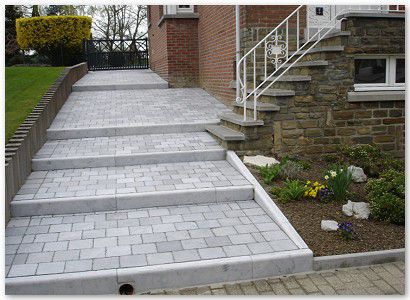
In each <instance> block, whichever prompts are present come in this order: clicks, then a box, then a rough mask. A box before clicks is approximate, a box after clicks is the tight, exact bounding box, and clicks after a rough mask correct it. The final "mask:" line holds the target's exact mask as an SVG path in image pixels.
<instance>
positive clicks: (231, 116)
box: [219, 113, 264, 127]
mask: <svg viewBox="0 0 410 300" xmlns="http://www.w3.org/2000/svg"><path fill="white" fill-rule="evenodd" d="M219 117H220V118H221V120H223V121H226V122H230V123H233V124H236V125H239V126H242V127H253V126H263V124H264V122H263V120H254V119H253V118H251V117H248V118H247V119H246V120H244V119H243V115H238V114H235V113H226V114H221V115H219Z"/></svg>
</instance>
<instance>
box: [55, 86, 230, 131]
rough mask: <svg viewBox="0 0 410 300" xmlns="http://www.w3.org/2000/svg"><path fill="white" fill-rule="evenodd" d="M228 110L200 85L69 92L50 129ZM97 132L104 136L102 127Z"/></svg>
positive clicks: (192, 118)
mask: <svg viewBox="0 0 410 300" xmlns="http://www.w3.org/2000/svg"><path fill="white" fill-rule="evenodd" d="M221 112H230V110H229V109H228V108H227V107H226V106H225V105H224V104H222V103H221V102H219V101H218V100H216V99H215V98H213V97H212V96H210V95H209V94H208V93H206V92H205V91H204V90H202V89H198V88H191V89H177V88H176V89H163V90H161V89H157V90H155V89H154V90H140V91H138V92H136V91H101V92H74V93H71V94H70V96H69V98H68V100H67V101H66V103H65V104H64V105H63V107H62V108H61V110H60V112H59V113H58V114H57V116H56V117H55V119H54V121H53V123H52V124H51V126H50V129H51V130H61V129H74V128H76V129H90V128H118V127H130V126H146V125H150V126H154V125H160V124H168V125H169V124H185V123H189V124H195V123H197V124H200V123H204V122H206V121H209V120H219V118H218V114H220V113H221ZM101 133H102V134H101V135H100V136H106V134H105V133H107V132H106V131H101Z"/></svg>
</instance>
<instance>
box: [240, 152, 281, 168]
mask: <svg viewBox="0 0 410 300" xmlns="http://www.w3.org/2000/svg"><path fill="white" fill-rule="evenodd" d="M243 163H244V164H246V165H251V166H256V167H264V166H266V165H276V164H279V161H277V160H276V159H275V158H273V157H268V156H263V155H256V156H245V157H244V158H243Z"/></svg>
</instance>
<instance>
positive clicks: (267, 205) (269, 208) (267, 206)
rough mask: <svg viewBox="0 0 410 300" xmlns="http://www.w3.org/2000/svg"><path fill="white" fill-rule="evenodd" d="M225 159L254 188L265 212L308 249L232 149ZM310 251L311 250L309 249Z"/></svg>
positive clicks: (290, 236)
mask: <svg viewBox="0 0 410 300" xmlns="http://www.w3.org/2000/svg"><path fill="white" fill-rule="evenodd" d="M226 160H227V161H228V162H229V163H230V164H231V165H232V166H233V167H234V168H235V169H236V170H237V171H238V172H239V173H241V174H242V176H244V177H245V178H246V179H247V180H248V181H249V182H250V183H252V185H253V186H254V189H255V201H256V202H257V203H258V204H259V205H260V206H261V207H262V208H263V209H264V210H265V212H266V213H267V214H268V215H269V216H270V217H271V218H272V219H273V220H274V221H275V222H276V223H277V224H278V225H279V227H280V228H281V229H282V230H283V231H284V232H285V233H286V234H287V235H288V236H289V238H290V239H291V240H292V241H293V242H294V243H295V244H296V245H297V246H298V247H299V248H300V249H309V247H308V246H307V245H306V243H305V242H304V241H303V239H302V238H301V237H300V235H299V234H298V233H297V231H296V230H295V228H293V226H292V224H291V223H290V222H289V220H288V219H287V218H286V217H285V215H284V214H283V213H282V212H281V211H280V209H279V207H277V206H276V204H275V202H273V201H272V199H271V198H270V196H269V195H268V193H266V191H265V190H264V189H263V187H262V186H261V185H260V184H259V182H258V181H257V180H256V179H255V177H253V175H252V173H251V172H250V171H249V170H248V168H247V167H246V166H245V165H244V164H243V163H242V161H241V160H240V158H239V157H238V156H237V155H236V154H235V152H233V151H227V153H226ZM309 251H311V250H309Z"/></svg>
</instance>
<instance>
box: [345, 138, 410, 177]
mask: <svg viewBox="0 0 410 300" xmlns="http://www.w3.org/2000/svg"><path fill="white" fill-rule="evenodd" d="M340 152H341V153H342V154H343V155H344V156H345V157H346V158H347V161H348V162H349V163H350V164H353V165H355V166H358V167H361V168H363V170H364V172H365V173H366V174H367V175H368V176H370V177H377V176H379V174H380V173H382V172H385V171H387V170H389V169H394V170H396V171H403V170H404V163H403V161H401V160H398V159H395V158H392V157H391V156H389V155H387V154H386V153H384V152H382V151H381V149H380V148H379V147H378V146H376V145H369V144H366V145H355V146H343V147H342V148H341V149H340Z"/></svg>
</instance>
